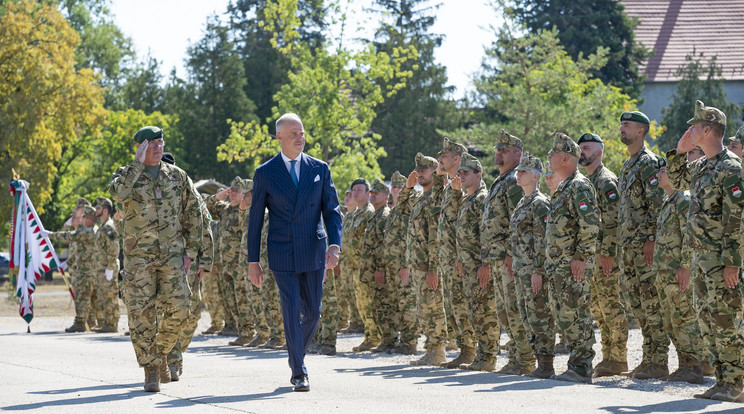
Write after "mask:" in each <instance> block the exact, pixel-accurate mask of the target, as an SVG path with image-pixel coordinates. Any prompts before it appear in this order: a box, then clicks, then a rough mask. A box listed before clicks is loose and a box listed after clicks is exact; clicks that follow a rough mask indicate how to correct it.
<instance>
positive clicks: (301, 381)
mask: <svg viewBox="0 0 744 414" xmlns="http://www.w3.org/2000/svg"><path fill="white" fill-rule="evenodd" d="M292 384H293V385H294V390H295V391H310V380H308V379H307V375H300V376H299V377H297V378H292Z"/></svg>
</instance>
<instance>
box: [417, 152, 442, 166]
mask: <svg viewBox="0 0 744 414" xmlns="http://www.w3.org/2000/svg"><path fill="white" fill-rule="evenodd" d="M438 165H439V161H437V160H436V159H435V158H433V157H427V156H426V155H424V154H422V153H420V152H419V153H418V154H416V170H426V169H428V168H437V166H438Z"/></svg>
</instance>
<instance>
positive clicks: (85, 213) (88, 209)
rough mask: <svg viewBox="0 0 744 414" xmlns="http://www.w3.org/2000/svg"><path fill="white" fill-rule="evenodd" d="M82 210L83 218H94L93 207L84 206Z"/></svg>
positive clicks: (94, 211) (94, 210)
mask: <svg viewBox="0 0 744 414" xmlns="http://www.w3.org/2000/svg"><path fill="white" fill-rule="evenodd" d="M83 209H84V210H83V217H86V216H87V217H90V218H96V209H94V208H93V206H85V207H83Z"/></svg>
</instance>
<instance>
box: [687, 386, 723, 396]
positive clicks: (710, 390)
mask: <svg viewBox="0 0 744 414" xmlns="http://www.w3.org/2000/svg"><path fill="white" fill-rule="evenodd" d="M722 388H723V383H720V382H717V383H716V384H715V385H714V386H712V387H710V388H708V389H707V390H705V391H703V392H702V393H700V394H694V395H693V396H692V397H693V398H704V399H710V397H712V396H713V395H714V394H716V393H717V392H718V391H720V390H721V389H722Z"/></svg>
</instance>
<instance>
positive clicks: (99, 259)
mask: <svg viewBox="0 0 744 414" xmlns="http://www.w3.org/2000/svg"><path fill="white" fill-rule="evenodd" d="M95 240H96V252H95V255H96V257H95V260H94V261H95V263H96V264H97V265H98V269H97V270H96V273H98V274H103V273H104V271H105V270H106V269H109V270H111V271H117V270H118V269H119V233H117V232H116V229H115V228H114V220H113V219H111V217H109V218H108V220H106V221H105V222H104V223H103V224H101V226H100V227H98V230H96V236H95Z"/></svg>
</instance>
